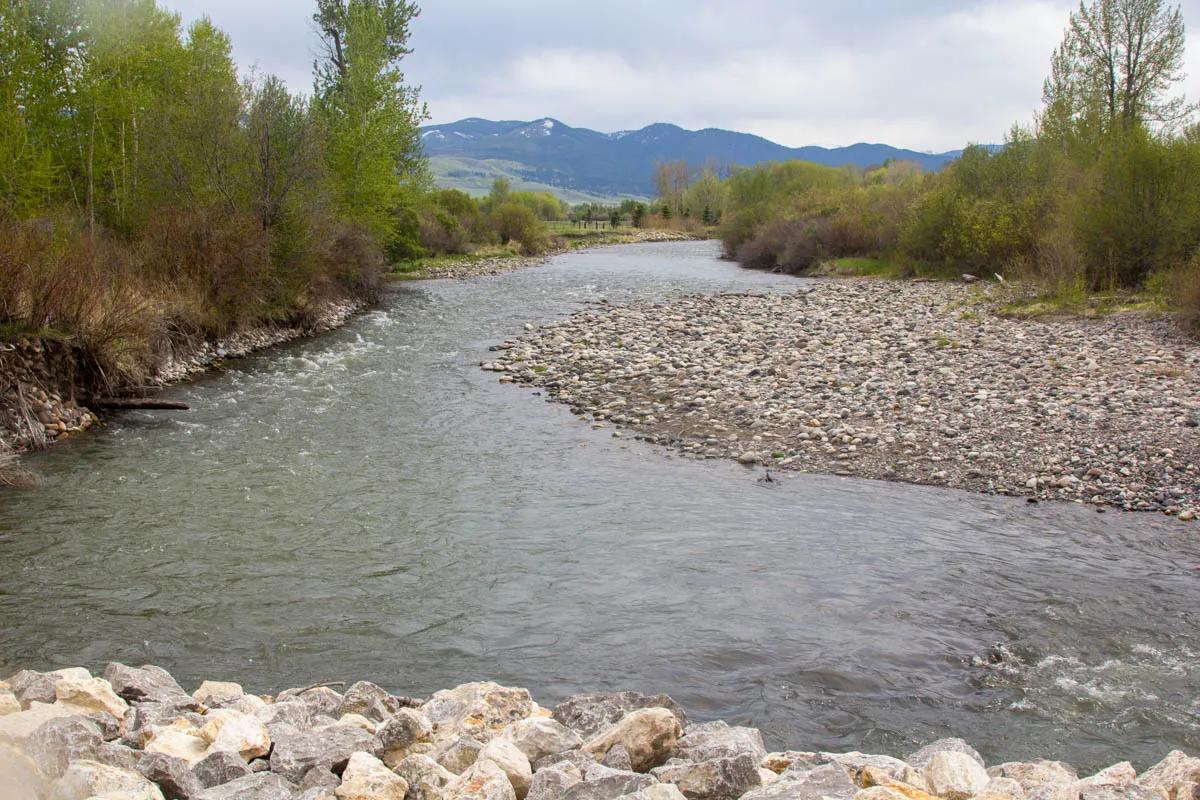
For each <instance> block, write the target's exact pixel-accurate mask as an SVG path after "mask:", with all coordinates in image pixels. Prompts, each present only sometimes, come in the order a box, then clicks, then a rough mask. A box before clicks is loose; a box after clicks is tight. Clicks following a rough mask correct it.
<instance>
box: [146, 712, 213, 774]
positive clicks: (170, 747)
mask: <svg viewBox="0 0 1200 800" xmlns="http://www.w3.org/2000/svg"><path fill="white" fill-rule="evenodd" d="M141 738H142V742H143V743H144V746H143V748H142V749H144V750H145V751H146V752H148V753H162V754H163V755H168V756H172V757H173V758H179V759H183V760H184V761H186V762H187V763H188V764H189V765H190V764H195V763H196V762H197V761H199V760H200V759H202V758H204V757H205V756H206V755H208V752H209V749H208V747H209V744H210V740H209V739H207V738H205V736H204V735H203V734H202V733H201V728H199V727H198V726H197V725H196V724H195V723H193V722H192V721H191V720H188V719H177V720H175V721H174V722H172V723H171V724H170V725H151V726H149V727H148V728H146V729H145V730H143V731H142V732H141Z"/></svg>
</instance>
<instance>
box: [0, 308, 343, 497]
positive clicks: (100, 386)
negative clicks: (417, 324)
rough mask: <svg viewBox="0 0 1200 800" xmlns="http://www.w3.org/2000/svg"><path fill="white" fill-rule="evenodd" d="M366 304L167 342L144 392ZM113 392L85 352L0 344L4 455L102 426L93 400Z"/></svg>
mask: <svg viewBox="0 0 1200 800" xmlns="http://www.w3.org/2000/svg"><path fill="white" fill-rule="evenodd" d="M365 306H366V303H365V302H364V301H352V300H343V301H335V302H329V303H327V304H325V305H324V306H323V307H322V308H321V310H320V311H319V312H318V313H317V314H316V315H315V316H314V317H313V318H312V319H310V320H309V321H307V322H305V323H304V324H297V325H268V326H260V327H257V328H252V329H250V330H246V331H241V332H238V333H234V334H232V335H230V336H228V337H226V338H224V339H221V340H219V341H207V340H192V339H186V338H182V337H177V338H169V337H168V338H164V340H163V342H162V345H161V347H160V349H159V353H158V355H157V365H156V367H155V369H154V371H153V372H152V374H151V375H150V376H149V377H148V378H147V380H146V381H145V382H144V386H142V387H139V393H146V392H148V391H153V390H154V389H156V388H161V387H163V386H166V385H168V384H171V383H176V382H178V381H181V380H185V379H186V378H188V377H190V376H192V375H194V374H196V373H199V372H204V371H205V370H208V369H211V368H212V367H213V366H214V365H215V364H217V363H219V362H220V361H222V360H224V359H227V358H238V357H241V356H245V355H248V354H250V353H252V352H255V351H257V350H262V349H265V348H267V347H273V346H275V345H279V344H283V343H285V342H290V341H294V340H296V339H300V338H302V337H305V336H313V335H315V334H318V333H322V332H325V331H329V330H332V329H334V328H338V327H340V326H342V325H344V324H345V323H346V322H347V320H349V319H350V318H351V317H352V316H353V315H354V314H355V313H357V312H358V311H360V310H361V309H362V308H364V307H365ZM112 392H113V389H112V388H111V387H108V386H107V385H106V384H105V379H104V376H102V375H99V374H97V373H96V371H95V369H94V367H93V365H91V364H90V363H89V362H88V360H87V358H86V354H85V353H84V352H82V351H81V350H80V349H79V348H77V347H74V346H72V345H71V344H70V343H68V342H62V341H56V340H53V339H23V340H19V341H16V342H12V343H8V344H4V345H0V457H3V456H5V455H11V454H13V453H17V452H20V451H23V450H30V449H36V448H41V447H45V446H47V445H49V444H52V443H54V442H56V441H61V440H62V439H65V438H68V437H70V436H73V435H75V434H78V433H82V432H83V431H86V430H87V429H88V428H90V427H92V425H94V424H95V423H96V422H98V421H99V416H98V414H97V413H96V412H95V411H93V410H91V409H89V408H88V407H87V405H88V403H89V402H90V401H91V400H92V399H93V398H96V397H99V396H101V395H105V396H106V395H109V394H111V393H112ZM4 469H5V464H4V463H3V461H2V460H0V470H4ZM3 480H4V477H3V475H0V482H2V481H3Z"/></svg>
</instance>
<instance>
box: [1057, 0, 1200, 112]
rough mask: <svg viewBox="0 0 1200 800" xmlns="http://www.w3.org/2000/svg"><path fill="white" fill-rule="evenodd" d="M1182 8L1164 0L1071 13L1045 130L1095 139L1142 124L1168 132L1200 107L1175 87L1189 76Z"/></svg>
mask: <svg viewBox="0 0 1200 800" xmlns="http://www.w3.org/2000/svg"><path fill="white" fill-rule="evenodd" d="M1184 46H1185V32H1184V25H1183V14H1182V12H1181V11H1180V8H1179V7H1178V6H1174V7H1172V6H1170V5H1167V4H1166V3H1165V2H1163V0H1092V1H1091V4H1090V5H1086V4H1084V3H1083V2H1081V3H1080V5H1079V9H1078V10H1077V11H1075V12H1073V13H1072V14H1071V18H1070V23H1069V25H1068V27H1067V32H1066V35H1065V37H1064V38H1063V42H1062V44H1061V45H1060V46H1059V47H1058V48H1057V49H1056V50H1055V51H1054V56H1053V60H1052V62H1051V75H1050V77H1049V78H1048V79H1047V81H1046V84H1045V90H1044V96H1045V101H1046V114H1045V119H1044V124H1045V125H1046V126H1047V127H1048V128H1049V129H1051V131H1053V130H1054V129H1055V128H1056V127H1062V126H1067V125H1076V126H1082V127H1083V128H1085V129H1090V130H1092V131H1093V132H1095V133H1103V132H1106V131H1112V130H1116V129H1122V130H1129V129H1131V128H1133V127H1134V126H1136V125H1138V124H1154V125H1157V126H1160V127H1163V128H1166V129H1171V128H1174V127H1176V126H1178V125H1179V124H1181V123H1183V122H1185V121H1186V120H1187V118H1188V117H1189V116H1190V115H1191V113H1192V112H1193V111H1194V110H1195V106H1194V105H1191V104H1189V103H1188V102H1187V100H1186V99H1185V98H1184V97H1182V96H1178V95H1173V94H1172V88H1173V87H1174V86H1175V84H1177V83H1178V82H1179V81H1180V80H1182V79H1183V78H1184V77H1185V75H1184V72H1183V64H1184V60H1183V55H1184Z"/></svg>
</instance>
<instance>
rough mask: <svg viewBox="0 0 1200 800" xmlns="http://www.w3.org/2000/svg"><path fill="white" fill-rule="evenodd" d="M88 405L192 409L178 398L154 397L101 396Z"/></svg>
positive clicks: (113, 408)
mask: <svg viewBox="0 0 1200 800" xmlns="http://www.w3.org/2000/svg"><path fill="white" fill-rule="evenodd" d="M88 405H90V406H92V407H93V408H99V409H103V410H105V411H190V410H191V406H189V405H188V404H187V403H181V402H179V401H178V400H159V399H156V398H153V397H101V398H98V399H96V400H93V401H92V402H91V403H89V404H88Z"/></svg>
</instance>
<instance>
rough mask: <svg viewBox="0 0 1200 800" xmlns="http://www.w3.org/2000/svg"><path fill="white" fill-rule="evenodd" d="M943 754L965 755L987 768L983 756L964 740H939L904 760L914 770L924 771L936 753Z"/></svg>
mask: <svg viewBox="0 0 1200 800" xmlns="http://www.w3.org/2000/svg"><path fill="white" fill-rule="evenodd" d="M943 752H954V753H965V754H966V755H968V756H970V757H971V759H972V760H973V761H975V763H977V764H978V765H979V766H981V767H986V766H987V765H986V764H985V763H984V762H983V756H981V755H979V752H978V751H977V750H976V749H975V748H974V747H971V745H969V744H967V743H966V742H964V741H963V740H962V739H938V740H937V741H936V742H931V743H929V744H927V745H925V746H924V747H922V748H921V749H920V750H918V751H917V752H915V753H912V754H910V755H909V756H908V757H907V758H905V759H904V760H905V761H906V762H907V763H908V764H909V766H911V767H913V768H914V769H918V770H923V769H925V768H926V767H927V766H929V762H930V760H931V759H932V758H933V755H934V753H943Z"/></svg>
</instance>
